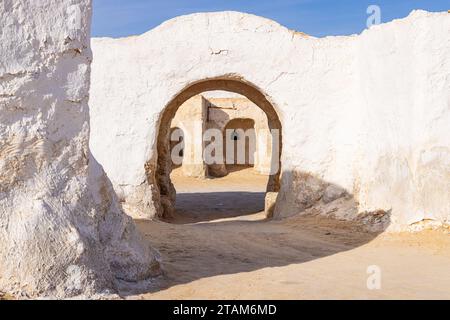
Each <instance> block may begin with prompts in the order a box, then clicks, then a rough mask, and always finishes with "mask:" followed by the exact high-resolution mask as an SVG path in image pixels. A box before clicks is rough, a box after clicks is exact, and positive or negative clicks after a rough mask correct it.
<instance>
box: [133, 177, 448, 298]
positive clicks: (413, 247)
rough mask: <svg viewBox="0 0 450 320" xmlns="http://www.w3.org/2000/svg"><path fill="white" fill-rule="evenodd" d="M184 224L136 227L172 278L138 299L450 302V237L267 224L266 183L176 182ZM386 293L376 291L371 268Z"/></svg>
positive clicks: (292, 221)
mask: <svg viewBox="0 0 450 320" xmlns="http://www.w3.org/2000/svg"><path fill="white" fill-rule="evenodd" d="M172 178H173V181H174V184H175V186H176V188H177V192H178V194H177V196H178V198H177V199H178V201H177V212H178V214H177V216H176V217H175V218H174V219H173V221H171V223H165V222H156V221H151V222H149V221H137V224H138V227H139V229H140V230H141V231H142V233H143V234H144V235H145V237H146V238H147V239H148V241H149V242H150V243H151V244H152V246H154V247H155V248H157V249H158V250H159V251H160V253H161V255H162V258H163V268H164V271H165V272H164V276H162V277H160V278H159V279H157V280H154V282H153V284H152V285H151V289H149V288H148V287H147V288H145V290H142V292H141V293H140V294H134V295H131V294H130V295H128V298H133V299H318V298H320V299H337V298H339V299H381V298H385V299H394V298H405V299H419V298H424V299H431V298H445V299H450V272H449V271H450V237H449V231H448V230H441V231H425V232H421V233H415V234H407V233H402V234H388V233H382V234H374V233H368V232H365V231H362V229H361V228H360V226H358V225H355V224H354V223H349V222H340V221H336V220H331V219H326V218H320V217H317V216H306V217H305V216H304V217H298V216H297V217H293V218H289V219H285V220H281V221H266V220H265V218H264V214H263V213H262V210H263V206H264V190H265V185H266V182H267V180H266V177H264V176H260V175H257V174H255V173H253V172H252V171H251V169H246V170H243V171H237V172H234V173H232V174H230V175H229V176H227V177H225V178H220V179H210V180H198V179H189V178H185V177H182V176H181V175H180V172H179V170H176V171H175V172H174V173H173V175H172ZM373 265H375V266H377V267H378V268H379V270H380V272H381V273H380V280H381V281H380V284H381V288H380V289H376V290H369V289H368V288H367V280H368V277H369V276H370V274H368V273H367V270H368V267H369V266H373Z"/></svg>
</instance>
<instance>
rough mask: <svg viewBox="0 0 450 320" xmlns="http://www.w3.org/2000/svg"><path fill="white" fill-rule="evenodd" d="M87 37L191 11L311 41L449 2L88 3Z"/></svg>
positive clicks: (142, 28) (121, 32) (132, 31)
mask: <svg viewBox="0 0 450 320" xmlns="http://www.w3.org/2000/svg"><path fill="white" fill-rule="evenodd" d="M93 2H94V16H93V25H92V34H93V36H95V37H103V36H105V37H123V36H129V35H136V34H141V33H144V32H146V31H148V30H150V29H152V28H154V27H156V26H157V25H159V24H161V23H162V22H164V21H165V20H168V19H170V18H173V17H176V16H179V15H183V14H189V13H194V12H209V11H224V10H233V11H242V12H248V13H253V14H256V15H259V16H263V17H267V18H270V19H273V20H275V21H277V22H279V23H280V24H282V25H284V26H286V27H288V28H290V29H295V30H298V31H302V32H306V33H308V34H310V35H313V36H316V37H322V36H326V35H348V34H353V33H360V32H361V31H362V30H363V29H364V28H365V24H366V19H367V16H368V15H367V13H366V9H367V7H368V6H369V5H371V4H376V5H378V6H380V8H381V20H382V22H388V21H391V20H392V19H395V18H402V17H405V16H407V15H408V14H409V12H411V10H413V9H425V10H428V11H447V10H449V9H450V0H372V1H366V0H246V1H243V0H239V1H238V0H217V1H216V0H93Z"/></svg>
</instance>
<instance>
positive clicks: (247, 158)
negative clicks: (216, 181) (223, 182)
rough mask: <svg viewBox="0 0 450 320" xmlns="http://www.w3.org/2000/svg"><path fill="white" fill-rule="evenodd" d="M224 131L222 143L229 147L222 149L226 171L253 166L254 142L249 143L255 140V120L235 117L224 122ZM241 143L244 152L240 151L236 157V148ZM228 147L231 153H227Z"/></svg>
mask: <svg viewBox="0 0 450 320" xmlns="http://www.w3.org/2000/svg"><path fill="white" fill-rule="evenodd" d="M224 131H225V132H224V135H223V137H224V145H225V146H226V145H230V147H231V148H225V150H224V158H225V165H226V170H227V172H230V171H234V170H239V168H245V167H250V166H253V165H254V163H255V162H254V158H255V152H256V148H255V147H256V144H255V143H251V141H255V140H256V135H255V121H254V120H253V119H249V118H235V119H232V120H230V121H229V122H228V123H227V124H226V126H225V128H224ZM241 145H242V147H243V148H244V150H243V151H244V152H242V156H241V157H238V149H239V148H240V146H241ZM228 149H230V151H231V154H228Z"/></svg>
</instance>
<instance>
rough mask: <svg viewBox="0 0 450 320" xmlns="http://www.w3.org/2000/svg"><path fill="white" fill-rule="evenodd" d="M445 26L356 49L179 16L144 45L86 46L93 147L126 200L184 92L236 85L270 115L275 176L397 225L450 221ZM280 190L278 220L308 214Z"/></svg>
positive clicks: (249, 24) (390, 35) (220, 16)
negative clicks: (347, 198)
mask: <svg viewBox="0 0 450 320" xmlns="http://www.w3.org/2000/svg"><path fill="white" fill-rule="evenodd" d="M449 31H450V15H449V14H448V13H428V12H424V11H415V12H413V13H412V14H411V15H410V16H409V17H408V18H406V19H402V20H396V21H393V22H390V23H387V24H383V25H380V26H376V27H373V28H372V29H371V30H368V31H365V32H363V33H362V34H361V35H359V36H349V37H326V38H320V39H318V38H314V37H307V36H304V35H302V34H301V33H296V32H292V31H289V30H288V29H286V28H284V27H282V26H280V25H279V24H277V23H276V22H273V21H270V20H267V19H264V18H260V17H256V16H253V15H248V14H243V13H237V12H222V13H204V14H194V15H188V16H182V17H179V18H176V19H173V20H170V21H167V22H165V23H164V24H162V25H161V26H159V27H157V28H156V29H153V30H151V31H149V32H147V33H145V34H143V35H141V36H136V37H129V38H123V39H109V38H101V39H93V41H92V47H93V51H94V63H93V72H92V91H91V97H90V104H91V123H92V132H91V147H92V150H93V152H94V155H95V156H96V157H97V159H98V160H99V161H100V163H101V164H102V165H103V166H104V168H105V170H106V172H107V174H108V176H109V178H110V179H111V180H112V182H113V184H114V185H115V187H116V190H119V189H120V191H121V192H124V193H125V198H126V197H131V196H132V195H133V193H135V191H136V190H137V188H138V186H142V185H145V183H146V176H145V170H144V163H145V162H146V161H148V160H151V159H156V154H155V153H156V145H155V142H156V135H157V130H158V119H159V117H160V115H161V112H162V111H163V109H164V107H165V106H166V104H167V103H168V102H169V101H170V100H171V99H172V98H173V97H175V96H176V95H177V94H178V93H179V92H180V91H182V90H183V89H184V88H186V87H187V86H188V85H190V84H192V83H195V82H197V81H201V80H204V79H209V78H217V77H219V78H223V77H241V78H243V79H245V81H248V82H250V83H252V84H253V85H254V86H256V87H258V88H260V89H261V90H262V92H263V93H264V94H265V95H266V96H267V98H268V99H269V100H270V101H272V102H273V104H274V107H275V108H276V110H277V112H278V115H279V118H280V120H281V123H282V126H283V155H282V170H283V173H284V175H285V177H289V175H290V174H291V176H292V173H295V172H301V173H309V174H311V175H312V176H314V177H316V178H317V179H319V180H321V181H323V182H325V183H332V184H335V185H337V186H340V187H343V188H345V189H346V190H347V192H349V193H351V194H353V195H354V196H355V198H356V200H357V201H359V210H360V211H372V210H376V209H383V210H392V211H391V223H392V226H405V225H407V224H411V223H414V222H417V221H420V220H421V219H424V218H429V219H435V220H436V221H439V222H442V223H443V222H448V220H449V219H450V208H449V206H450V201H449V194H450V183H449V181H450V172H449V168H450V166H449V165H448V164H449V163H448V162H449V159H450V156H449V154H448V152H449V148H450V141H449V134H448V126H449V123H450V122H449V114H450V112H449V92H450V91H449V90H448V89H449V83H450V78H449V76H448V75H449V73H450V72H449V71H450V68H449V57H450V43H449V34H450V32H449ZM295 188H296V186H295V181H293V180H292V179H289V178H286V179H283V181H282V190H281V192H280V195H279V197H280V198H281V199H282V201H281V203H282V204H283V205H281V206H279V207H278V208H277V210H276V213H275V215H276V216H286V215H292V214H295V213H299V212H300V211H301V210H302V209H303V207H302V205H301V204H300V202H299V200H298V197H299V195H300V192H299V190H296V189H295Z"/></svg>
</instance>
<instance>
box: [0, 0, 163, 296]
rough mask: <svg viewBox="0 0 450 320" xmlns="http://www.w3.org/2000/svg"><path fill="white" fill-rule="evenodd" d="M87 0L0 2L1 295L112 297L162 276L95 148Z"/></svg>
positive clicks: (88, 5)
mask: <svg viewBox="0 0 450 320" xmlns="http://www.w3.org/2000/svg"><path fill="white" fill-rule="evenodd" d="M90 18H91V2H90V1H88V0H39V1H25V0H15V1H11V0H5V1H2V2H1V3H0V30H1V32H0V290H1V291H3V290H4V291H8V292H11V293H15V294H20V295H26V296H31V297H32V296H38V295H39V296H47V297H70V296H78V295H94V294H100V293H105V292H110V293H113V292H114V291H115V289H116V281H117V279H121V280H129V281H137V280H141V279H144V278H147V277H149V276H151V275H154V274H156V273H158V272H159V264H158V261H157V259H156V255H155V253H153V252H152V251H151V249H150V248H149V247H148V245H147V244H146V243H143V242H142V240H141V239H140V237H139V235H138V233H137V231H136V229H135V226H134V224H133V222H132V221H131V220H130V218H128V217H127V216H125V215H124V214H123V213H122V211H121V208H120V206H119V204H118V202H117V199H116V197H115V195H114V193H113V190H112V187H111V184H110V181H109V180H108V179H107V177H106V175H105V174H104V172H103V169H102V168H101V166H100V165H99V164H98V163H97V162H96V160H95V159H94V158H93V157H92V155H91V154H90V151H89V149H88V136H89V117H88V94H89V77H90V64H91V59H92V57H91V51H90V45H89V37H90V35H89V29H90Z"/></svg>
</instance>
